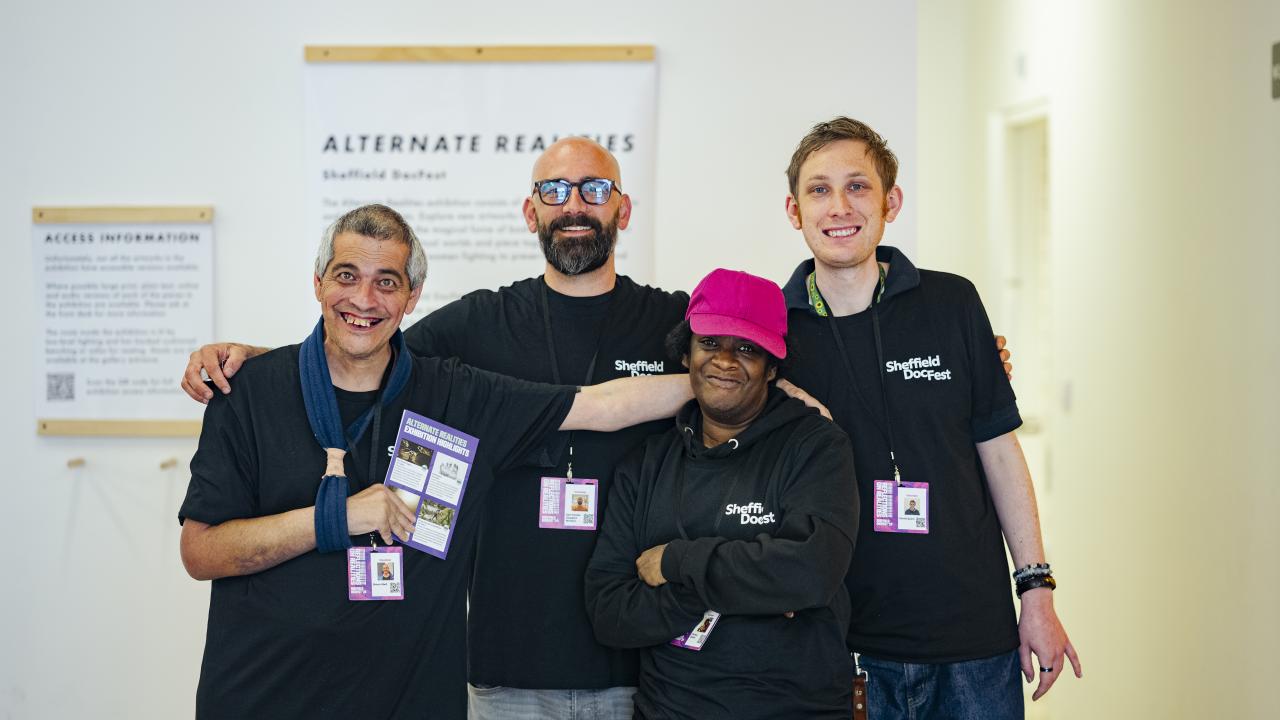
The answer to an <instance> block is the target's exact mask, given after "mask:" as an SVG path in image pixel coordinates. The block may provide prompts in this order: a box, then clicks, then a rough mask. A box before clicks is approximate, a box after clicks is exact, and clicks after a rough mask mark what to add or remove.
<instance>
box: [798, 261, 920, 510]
mask: <svg viewBox="0 0 1280 720" xmlns="http://www.w3.org/2000/svg"><path fill="white" fill-rule="evenodd" d="M877 266H878V267H879V268H880V283H879V286H878V287H877V290H876V296H875V298H874V299H873V300H872V301H871V308H870V310H871V328H872V332H873V334H874V335H875V339H876V365H877V367H878V369H879V371H880V373H879V374H880V397H881V399H882V400H883V401H884V428H883V429H881V428H880V426H879V425H876V429H877V430H880V434H881V435H882V436H883V437H884V439H885V442H887V443H888V444H889V466H890V467H891V468H893V479H894V482H896V483H899V484H901V483H902V475H901V473H899V472H898V457H897V454H896V453H895V452H894V445H893V420H892V419H891V417H890V416H891V415H892V413H891V412H890V411H889V383H888V382H887V381H886V379H885V376H884V347H883V346H882V345H881V342H880V311H879V309H878V307H877V306H878V305H879V304H880V300H881V298H882V297H883V296H884V285H885V273H884V266H883V265H880V264H879V263H877ZM814 287H815V288H816V287H817V286H816V284H815V286H814ZM827 320H828V322H829V324H830V326H831V335H832V337H834V338H835V341H836V348H837V350H838V351H839V352H838V353H837V354H838V355H839V356H840V359H841V360H842V361H843V362H844V371H845V373H846V374H848V376H849V386H850V387H851V388H852V389H853V394H854V395H855V396H856V397H857V398H858V402H859V403H861V404H862V407H863V409H864V410H866V411H867V415H868V417H871V418H873V419H874V418H875V413H874V412H873V411H872V409H871V405H870V404H869V403H867V401H866V399H865V398H863V397H862V392H861V391H860V390H859V389H858V378H857V376H856V375H855V374H854V372H853V363H852V362H851V361H850V360H849V350H848V348H846V347H845V344H844V337H843V336H841V334H840V327H839V326H838V325H837V324H836V318H835V316H834V315H831V314H828V315H827Z"/></svg>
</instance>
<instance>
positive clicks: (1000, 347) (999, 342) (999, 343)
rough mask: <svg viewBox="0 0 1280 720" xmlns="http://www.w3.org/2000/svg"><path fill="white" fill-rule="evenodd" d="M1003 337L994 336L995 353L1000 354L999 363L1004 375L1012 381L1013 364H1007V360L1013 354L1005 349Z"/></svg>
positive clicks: (1005, 343)
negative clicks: (1002, 364)
mask: <svg viewBox="0 0 1280 720" xmlns="http://www.w3.org/2000/svg"><path fill="white" fill-rule="evenodd" d="M1008 342H1009V341H1008V340H1005V337H1004V336H1003V335H997V336H996V352H998V353H1000V362H1002V363H1004V375H1005V377H1007V378H1009V380H1010V381H1011V382H1012V381H1013V363H1011V362H1009V358H1011V357H1013V353H1012V352H1009V349H1008V348H1006V347H1005V345H1007V344H1008Z"/></svg>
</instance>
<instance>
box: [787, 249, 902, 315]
mask: <svg viewBox="0 0 1280 720" xmlns="http://www.w3.org/2000/svg"><path fill="white" fill-rule="evenodd" d="M876 267H877V268H879V270H880V284H879V287H878V289H877V290H876V297H875V300H874V301H873V302H874V303H877V304H878V303H879V302H880V300H881V299H882V298H883V297H884V279H885V272H884V266H883V265H881V264H880V263H878V262H877V263H876ZM804 285H805V287H806V288H808V290H809V307H811V308H813V311H814V312H816V313H818V317H828V316H829V315H830V314H831V313H830V312H829V311H828V310H827V301H826V300H823V299H822V292H821V291H820V290H818V272H817V271H816V270H815V271H813V272H811V273H809V277H807V278H805V279H804Z"/></svg>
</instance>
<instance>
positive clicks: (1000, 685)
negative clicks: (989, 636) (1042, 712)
mask: <svg viewBox="0 0 1280 720" xmlns="http://www.w3.org/2000/svg"><path fill="white" fill-rule="evenodd" d="M858 662H859V663H860V664H861V665H862V669H863V670H865V671H866V673H867V718H868V720H926V719H927V720H1015V719H1017V720H1020V719H1021V718H1022V717H1024V709H1023V707H1022V683H1021V681H1020V680H1019V678H1020V676H1021V667H1020V665H1019V662H1018V651H1017V650H1014V651H1013V652H1010V653H1007V654H1004V655H996V656H995V657H989V658H983V659H981V660H966V661H964V662H956V663H940V664H933V665H925V664H917V663H900V662H889V661H888V660H877V659H875V658H871V657H867V656H866V655H859V656H858Z"/></svg>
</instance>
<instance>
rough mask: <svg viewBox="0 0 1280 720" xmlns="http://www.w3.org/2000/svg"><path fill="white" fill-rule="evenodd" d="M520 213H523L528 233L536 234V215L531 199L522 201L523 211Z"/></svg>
mask: <svg viewBox="0 0 1280 720" xmlns="http://www.w3.org/2000/svg"><path fill="white" fill-rule="evenodd" d="M522 212H523V213H524V225H525V227H527V228H529V232H531V233H536V232H538V214H537V212H535V208H534V207H533V198H532V197H527V198H525V199H524V209H523V211H522Z"/></svg>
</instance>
